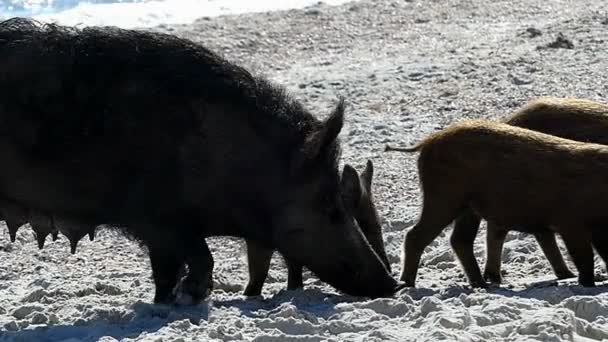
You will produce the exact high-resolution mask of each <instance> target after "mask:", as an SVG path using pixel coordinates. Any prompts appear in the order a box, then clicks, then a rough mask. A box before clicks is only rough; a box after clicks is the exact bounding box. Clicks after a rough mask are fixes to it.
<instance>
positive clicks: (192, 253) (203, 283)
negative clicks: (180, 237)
mask: <svg viewBox="0 0 608 342" xmlns="http://www.w3.org/2000/svg"><path fill="white" fill-rule="evenodd" d="M197 240H200V239H189V240H188V242H185V243H184V244H183V246H184V248H185V252H186V255H185V262H186V263H187V264H188V267H189V272H188V275H187V276H186V278H185V279H184V281H183V283H182V290H183V292H184V293H185V294H188V295H190V297H192V301H193V303H198V302H200V301H201V300H203V299H205V297H207V295H208V294H209V292H210V291H211V290H212V288H213V265H214V262H213V255H211V251H210V250H209V246H208V245H207V242H206V241H205V240H203V244H202V245H201V244H200V243H195V242H196V241H197Z"/></svg>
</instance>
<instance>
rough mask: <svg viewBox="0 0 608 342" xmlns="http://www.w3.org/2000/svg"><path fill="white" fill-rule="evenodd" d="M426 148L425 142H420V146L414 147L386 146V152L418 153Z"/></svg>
mask: <svg viewBox="0 0 608 342" xmlns="http://www.w3.org/2000/svg"><path fill="white" fill-rule="evenodd" d="M423 146H424V141H422V142H419V143H418V144H416V145H414V146H412V147H394V146H391V145H388V144H387V145H386V146H384V152H389V151H396V152H417V151H420V149H421V148H422V147H423Z"/></svg>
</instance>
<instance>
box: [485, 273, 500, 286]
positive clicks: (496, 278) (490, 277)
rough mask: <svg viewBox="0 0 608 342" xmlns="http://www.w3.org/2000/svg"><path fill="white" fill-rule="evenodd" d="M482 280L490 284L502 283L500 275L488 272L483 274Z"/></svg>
mask: <svg viewBox="0 0 608 342" xmlns="http://www.w3.org/2000/svg"><path fill="white" fill-rule="evenodd" d="M483 278H484V279H485V280H486V281H489V282H490V283H492V284H500V283H502V276H501V275H500V274H496V273H495V272H490V271H488V270H486V271H485V272H484V273H483Z"/></svg>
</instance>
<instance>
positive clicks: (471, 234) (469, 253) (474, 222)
mask: <svg viewBox="0 0 608 342" xmlns="http://www.w3.org/2000/svg"><path fill="white" fill-rule="evenodd" d="M480 223H481V219H480V218H479V216H477V214H475V212H473V211H472V210H470V209H467V210H465V211H463V212H462V214H460V216H458V218H456V221H455V223H454V230H453V232H452V236H451V238H450V242H451V245H452V249H453V250H454V253H455V254H456V256H457V257H458V259H459V260H460V263H461V264H462V268H463V269H464V272H465V273H466V275H467V277H468V278H469V283H470V284H471V286H473V287H487V284H486V282H485V281H484V280H483V278H482V277H481V270H480V269H479V264H478V263H477V260H476V259H475V254H474V253H473V244H474V242H475V237H477V232H478V231H479V224H480Z"/></svg>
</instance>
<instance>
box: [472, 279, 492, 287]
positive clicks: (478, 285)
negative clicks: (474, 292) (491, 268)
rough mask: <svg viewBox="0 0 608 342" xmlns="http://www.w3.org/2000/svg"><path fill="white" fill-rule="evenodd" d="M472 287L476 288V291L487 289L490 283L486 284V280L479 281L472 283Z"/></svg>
mask: <svg viewBox="0 0 608 342" xmlns="http://www.w3.org/2000/svg"><path fill="white" fill-rule="evenodd" d="M471 287H473V288H475V289H487V288H488V287H489V286H488V283H486V282H485V281H484V280H478V281H471Z"/></svg>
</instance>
